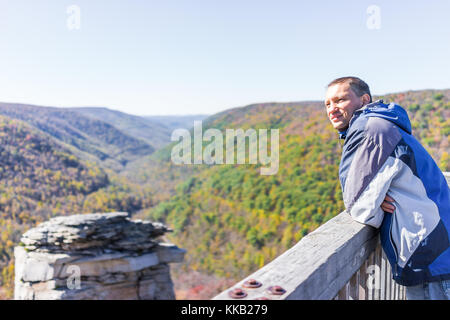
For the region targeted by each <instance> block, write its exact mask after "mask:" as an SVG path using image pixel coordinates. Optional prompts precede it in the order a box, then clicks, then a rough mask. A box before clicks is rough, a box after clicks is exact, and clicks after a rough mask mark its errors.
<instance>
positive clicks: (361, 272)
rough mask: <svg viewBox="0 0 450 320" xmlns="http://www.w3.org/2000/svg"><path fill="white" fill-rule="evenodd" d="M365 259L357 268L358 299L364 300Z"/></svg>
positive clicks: (365, 289)
mask: <svg viewBox="0 0 450 320" xmlns="http://www.w3.org/2000/svg"><path fill="white" fill-rule="evenodd" d="M366 264H367V263H366V261H364V263H363V264H362V266H361V268H360V269H359V289H358V291H359V300H365V299H366V295H367V288H366V284H367V282H366V281H367V273H366Z"/></svg>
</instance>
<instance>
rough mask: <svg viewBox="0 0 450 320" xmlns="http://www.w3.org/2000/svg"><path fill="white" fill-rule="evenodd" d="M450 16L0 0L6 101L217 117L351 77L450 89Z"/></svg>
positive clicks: (391, 7) (435, 2) (1, 83)
mask: <svg viewBox="0 0 450 320" xmlns="http://www.w3.org/2000/svg"><path fill="white" fill-rule="evenodd" d="M70 5H77V6H78V7H79V8H80V10H81V12H80V13H81V15H80V18H81V20H80V21H81V25H80V26H81V28H80V29H79V30H69V28H68V27H67V20H68V18H69V14H68V13H67V12H66V10H67V8H68V7H69V6H70ZM370 5H377V6H378V7H379V8H380V18H381V19H380V20H379V21H380V29H369V28H368V27H367V20H368V19H369V18H370V17H372V18H373V15H372V14H368V13H367V8H368V7H369V6H370ZM449 12H450V1H448V0H427V1H399V0H397V1H372V0H371V1H365V0H354V1H311V0H310V1H300V0H296V1H284V0H277V1H264V0H256V1H247V0H239V1H235V0H207V1H203V0H189V1H188V0H186V1H185V0H161V1H153V0H126V1H125V0H86V1H84V0H72V1H65V0H39V1H36V0H27V1H25V0H14V1H12V0H0V101H2V102H21V103H30V104H37V105H48V106H105V107H109V108H111V109H116V110H121V111H124V112H127V113H132V114H139V115H156V114H198V113H207V114H212V113H216V112H219V111H222V110H225V109H229V108H232V107H237V106H243V105H247V104H250V103H256V102H272V101H278V102H281V101H301V100H319V99H322V98H323V95H324V91H325V89H324V87H325V86H326V84H327V83H328V82H329V81H330V80H332V79H333V78H336V77H339V76H343V75H356V76H359V77H361V78H363V79H364V80H366V81H367V82H368V83H369V85H370V87H371V89H372V92H373V93H374V94H382V93H388V92H397V91H403V90H409V89H413V90H416V89H428V88H441V89H442V88H450V60H449V59H450V19H449Z"/></svg>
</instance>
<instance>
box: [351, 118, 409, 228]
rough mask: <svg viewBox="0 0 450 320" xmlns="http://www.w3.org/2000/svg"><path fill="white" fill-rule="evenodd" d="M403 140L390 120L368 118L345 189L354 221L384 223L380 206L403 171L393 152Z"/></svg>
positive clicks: (370, 223) (378, 225) (378, 224)
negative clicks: (393, 182)
mask: <svg viewBox="0 0 450 320" xmlns="http://www.w3.org/2000/svg"><path fill="white" fill-rule="evenodd" d="M400 140H401V134H400V133H399V132H398V129H397V128H396V127H395V125H394V124H392V123H390V122H389V121H387V120H384V119H381V118H376V117H372V118H369V120H368V121H367V125H366V128H365V132H364V137H363V139H362V140H361V142H360V143H359V145H358V147H357V148H356V150H355V151H354V153H355V154H354V156H353V159H352V161H351V164H350V166H349V169H348V173H347V177H346V181H345V187H344V189H343V197H344V204H345V207H346V210H347V212H348V213H349V214H350V215H351V217H352V218H353V219H354V220H356V221H358V222H360V223H364V224H367V225H371V226H373V227H375V228H379V227H380V226H381V223H382V221H383V217H384V212H383V210H382V209H381V207H380V206H381V204H382V203H383V200H384V197H385V196H386V194H387V193H388V190H389V187H390V185H391V182H392V180H393V179H394V178H395V176H396V175H397V174H398V172H399V170H400V163H399V161H400V160H399V159H397V158H395V156H393V155H392V153H393V151H394V149H395V147H396V146H397V144H398V142H399V141H400Z"/></svg>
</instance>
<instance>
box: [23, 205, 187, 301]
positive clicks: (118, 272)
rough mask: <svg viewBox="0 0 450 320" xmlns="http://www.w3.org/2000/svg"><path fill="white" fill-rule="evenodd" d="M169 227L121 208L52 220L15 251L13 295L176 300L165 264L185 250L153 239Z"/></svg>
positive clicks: (27, 236)
mask: <svg viewBox="0 0 450 320" xmlns="http://www.w3.org/2000/svg"><path fill="white" fill-rule="evenodd" d="M170 231H172V230H170V229H169V228H167V227H166V226H164V225H163V224H161V223H155V222H150V221H141V220H130V218H129V216H128V214H127V213H124V212H114V213H102V214H99V213H93V214H79V215H73V216H62V217H55V218H52V219H50V220H49V221H47V222H44V223H41V224H40V225H38V226H37V227H36V228H33V229H30V230H28V231H27V232H26V233H24V234H23V236H22V239H21V243H20V245H19V246H17V247H16V248H15V249H14V256H15V292H14V298H15V299H20V300H21V299H51V300H60V299H77V300H78V299H80V300H81V299H114V300H115V299H121V300H122V299H175V294H174V291H173V283H172V280H171V277H170V270H169V265H168V263H170V262H182V261H183V258H184V254H185V252H186V251H185V250H184V249H180V248H178V247H177V246H175V245H173V244H170V243H163V242H162V241H161V240H159V239H158V237H160V236H162V235H163V234H164V233H166V232H170Z"/></svg>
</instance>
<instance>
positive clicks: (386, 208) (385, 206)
mask: <svg viewBox="0 0 450 320" xmlns="http://www.w3.org/2000/svg"><path fill="white" fill-rule="evenodd" d="M381 209H383V210H384V211H387V212H390V213H394V211H395V206H394V205H392V204H390V203H389V202H387V201H384V202H383V203H382V204H381Z"/></svg>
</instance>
